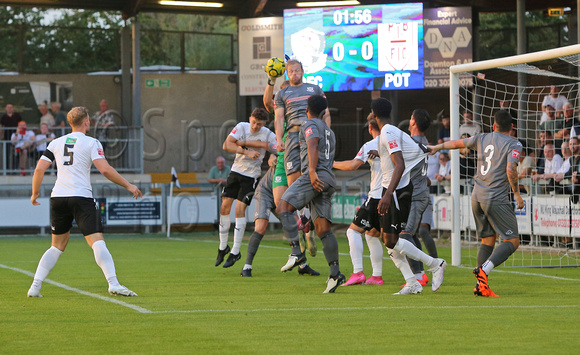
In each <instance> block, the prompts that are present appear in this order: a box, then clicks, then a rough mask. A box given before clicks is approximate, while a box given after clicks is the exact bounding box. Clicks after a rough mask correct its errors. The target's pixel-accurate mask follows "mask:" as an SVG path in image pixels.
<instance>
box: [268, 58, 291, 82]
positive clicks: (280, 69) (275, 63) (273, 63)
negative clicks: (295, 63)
mask: <svg viewBox="0 0 580 355" xmlns="http://www.w3.org/2000/svg"><path fill="white" fill-rule="evenodd" d="M264 71H265V72H266V73H268V76H271V77H273V78H279V77H281V76H282V75H284V72H285V71H286V63H284V61H283V60H282V59H280V58H277V57H274V58H270V60H268V63H266V66H265V67H264Z"/></svg>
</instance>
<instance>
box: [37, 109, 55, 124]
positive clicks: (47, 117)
mask: <svg viewBox="0 0 580 355" xmlns="http://www.w3.org/2000/svg"><path fill="white" fill-rule="evenodd" d="M39 110H40V114H41V115H42V116H40V123H41V124H42V123H46V124H47V125H48V128H49V129H52V127H54V124H55V121H54V117H53V116H52V115H51V114H50V112H48V106H46V104H42V105H40V107H39Z"/></svg>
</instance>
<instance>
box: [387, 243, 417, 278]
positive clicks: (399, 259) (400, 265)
mask: <svg viewBox="0 0 580 355" xmlns="http://www.w3.org/2000/svg"><path fill="white" fill-rule="evenodd" d="M387 251H388V253H389V256H390V257H391V260H393V263H394V264H395V266H396V267H397V269H399V270H400V271H401V274H403V278H404V279H405V281H407V282H409V280H411V279H412V280H415V281H416V280H417V279H416V278H415V275H414V274H413V271H411V267H410V266H409V262H408V261H407V258H406V257H405V255H403V254H401V253H400V252H398V251H396V250H394V249H388V248H387ZM412 280H411V282H412Z"/></svg>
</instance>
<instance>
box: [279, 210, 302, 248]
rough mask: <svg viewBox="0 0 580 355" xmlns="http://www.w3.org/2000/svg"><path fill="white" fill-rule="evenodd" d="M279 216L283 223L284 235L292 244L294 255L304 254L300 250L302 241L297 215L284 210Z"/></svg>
mask: <svg viewBox="0 0 580 355" xmlns="http://www.w3.org/2000/svg"><path fill="white" fill-rule="evenodd" d="M279 218H280V222H281V223H282V229H283V230H284V236H285V237H286V239H287V240H288V243H290V245H291V246H292V255H300V254H302V251H300V243H299V242H298V223H297V222H296V217H295V215H294V214H293V213H290V212H283V213H280V216H279Z"/></svg>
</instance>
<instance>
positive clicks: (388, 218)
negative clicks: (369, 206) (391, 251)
mask: <svg viewBox="0 0 580 355" xmlns="http://www.w3.org/2000/svg"><path fill="white" fill-rule="evenodd" d="M385 191H387V189H385V188H383V195H384V194H385ZM412 196H413V184H412V183H409V185H407V186H405V187H403V188H402V189H398V190H396V191H395V193H393V198H391V204H390V205H389V211H388V212H387V213H385V214H384V215H382V216H379V217H380V221H381V229H382V232H383V233H388V234H399V233H401V232H402V231H403V230H404V229H405V227H406V226H407V219H408V218H409V212H410V211H411V197H412Z"/></svg>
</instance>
